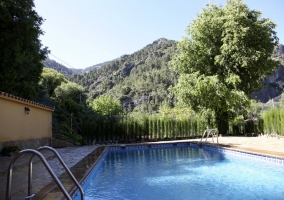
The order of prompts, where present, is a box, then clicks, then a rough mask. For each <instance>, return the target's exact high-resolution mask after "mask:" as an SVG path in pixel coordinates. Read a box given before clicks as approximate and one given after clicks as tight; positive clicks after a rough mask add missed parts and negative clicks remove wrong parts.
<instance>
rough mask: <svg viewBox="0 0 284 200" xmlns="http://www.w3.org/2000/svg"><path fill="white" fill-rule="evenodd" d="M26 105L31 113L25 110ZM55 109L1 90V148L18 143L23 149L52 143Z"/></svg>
mask: <svg viewBox="0 0 284 200" xmlns="http://www.w3.org/2000/svg"><path fill="white" fill-rule="evenodd" d="M25 107H27V108H29V109H30V113H29V114H27V113H26V112H25ZM52 111H53V109H52V108H50V107H47V106H44V105H41V104H38V103H35V102H32V101H29V100H26V99H22V98H19V97H15V96H12V95H9V94H7V93H3V92H2V93H1V92H0V150H2V149H3V147H4V146H13V145H17V146H19V147H20V148H21V149H24V148H37V147H39V146H38V145H40V146H42V145H50V141H51V137H52Z"/></svg>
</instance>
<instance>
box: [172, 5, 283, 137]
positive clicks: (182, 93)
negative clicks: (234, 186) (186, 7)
mask: <svg viewBox="0 0 284 200" xmlns="http://www.w3.org/2000/svg"><path fill="white" fill-rule="evenodd" d="M275 26H276V25H275V24H274V23H273V22H272V21H271V20H269V19H265V18H262V17H261V12H260V11H256V10H250V9H249V8H248V6H247V5H246V4H244V3H243V1H241V0H228V1H227V3H226V5H225V6H224V7H222V6H217V5H213V4H208V5H207V6H206V7H205V8H204V9H203V11H202V12H201V13H200V14H199V15H198V17H197V19H195V20H193V21H192V23H191V24H190V25H189V26H188V28H187V34H188V37H185V38H184V39H183V40H182V41H181V42H180V43H179V44H178V49H179V54H178V56H176V57H175V58H174V60H173V62H172V63H173V66H174V68H175V69H176V71H177V72H178V73H179V74H180V77H179V81H178V84H177V85H176V87H175V90H176V91H177V92H178V95H179V100H180V101H181V102H183V103H184V104H186V105H189V106H191V107H192V108H193V109H194V110H200V109H204V108H207V109H210V110H212V111H214V112H215V118H216V123H217V126H218V129H219V132H220V133H222V134H226V133H228V117H229V112H228V111H229V110H230V109H237V108H239V107H241V106H243V105H246V104H249V101H248V97H249V95H251V93H252V92H253V91H255V90H256V89H257V88H259V87H260V83H261V80H262V78H263V76H264V75H268V74H270V73H271V72H272V71H273V70H275V69H276V68H277V67H278V66H279V63H278V62H276V61H274V60H272V58H271V54H272V52H273V49H274V47H275V45H277V44H278V38H277V36H276V32H275V31H274V28H275Z"/></svg>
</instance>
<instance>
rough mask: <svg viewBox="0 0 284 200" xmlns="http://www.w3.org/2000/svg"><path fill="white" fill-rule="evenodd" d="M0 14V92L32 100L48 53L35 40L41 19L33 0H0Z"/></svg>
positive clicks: (37, 39)
mask: <svg viewBox="0 0 284 200" xmlns="http://www.w3.org/2000/svg"><path fill="white" fill-rule="evenodd" d="M0 13H1V14H0V47H1V48H0V91H4V92H8V93H11V94H14V95H17V96H21V97H24V98H27V99H33V97H35V95H36V86H37V83H38V81H39V80H40V74H41V72H42V68H43V65H42V63H41V61H42V60H44V59H45V58H46V56H47V53H48V50H47V48H42V44H41V42H40V40H39V36H40V35H43V33H44V32H43V31H42V30H41V28H40V26H41V25H42V23H43V21H44V19H43V18H42V17H40V16H39V15H38V14H37V12H36V11H35V10H34V2H33V0H21V1H20V0H0Z"/></svg>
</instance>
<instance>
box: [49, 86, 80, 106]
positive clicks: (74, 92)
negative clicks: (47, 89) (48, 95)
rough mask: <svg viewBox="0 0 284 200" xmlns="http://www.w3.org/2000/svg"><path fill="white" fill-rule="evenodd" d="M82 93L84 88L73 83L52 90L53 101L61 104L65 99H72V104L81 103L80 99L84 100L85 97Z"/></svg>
mask: <svg viewBox="0 0 284 200" xmlns="http://www.w3.org/2000/svg"><path fill="white" fill-rule="evenodd" d="M83 92H84V88H83V87H82V86H80V85H78V84H76V83H73V82H67V83H62V84H61V85H60V86H58V87H57V88H56V89H55V90H54V93H55V99H56V100H57V101H58V102H63V101H65V100H66V99H72V100H73V101H74V102H77V103H79V102H80V101H82V97H84V98H85V96H82V95H83Z"/></svg>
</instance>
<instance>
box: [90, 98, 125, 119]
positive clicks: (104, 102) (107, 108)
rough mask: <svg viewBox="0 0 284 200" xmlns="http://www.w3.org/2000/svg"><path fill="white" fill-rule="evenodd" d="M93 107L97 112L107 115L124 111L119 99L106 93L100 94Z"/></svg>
mask: <svg viewBox="0 0 284 200" xmlns="http://www.w3.org/2000/svg"><path fill="white" fill-rule="evenodd" d="M92 107H93V110H94V111H96V112H97V113H99V114H102V115H107V116H110V115H119V114H121V113H122V111H123V108H122V106H121V104H120V101H119V100H117V99H113V98H111V97H109V96H105V95H102V96H99V97H98V98H97V99H95V100H94V102H93V106H92Z"/></svg>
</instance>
